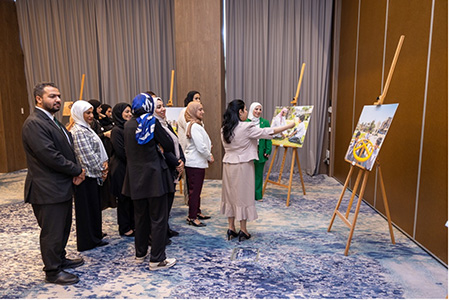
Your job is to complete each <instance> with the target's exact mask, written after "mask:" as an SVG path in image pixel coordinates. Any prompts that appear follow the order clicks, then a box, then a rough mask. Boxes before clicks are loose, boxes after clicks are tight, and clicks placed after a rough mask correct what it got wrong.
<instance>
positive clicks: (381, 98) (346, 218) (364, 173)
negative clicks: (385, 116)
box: [328, 35, 405, 256]
mask: <svg viewBox="0 0 450 300" xmlns="http://www.w3.org/2000/svg"><path fill="white" fill-rule="evenodd" d="M404 38H405V36H404V35H402V36H401V37H400V41H399V42H398V45H397V50H396V51H395V55H394V59H393V61H392V64H391V69H390V70H389V75H388V77H387V80H386V84H385V86H384V89H383V93H382V94H381V95H380V96H379V97H378V98H377V101H376V102H375V103H374V105H381V104H383V102H384V99H385V98H386V94H387V91H388V89H389V85H390V82H391V79H392V74H393V72H394V69H395V65H396V64H397V59H398V56H399V54H400V50H401V48H402V45H403V40H404ZM355 165H356V164H355V163H353V164H352V165H351V166H350V171H349V172H348V175H347V179H346V180H345V183H344V187H343V189H342V192H341V196H340V197H339V200H338V203H337V205H336V208H335V209H334V212H333V216H332V217H331V222H330V225H329V226H328V232H330V231H331V227H332V226H333V222H334V219H335V218H336V215H337V216H338V217H339V218H341V220H342V221H343V222H344V224H345V225H347V227H349V228H350V234H349V236H348V239H347V245H346V247H345V251H344V255H346V256H347V255H348V250H349V248H350V243H351V241H352V236H353V232H354V231H355V226H356V220H357V218H358V213H359V208H360V206H361V201H362V199H363V196H364V191H365V189H366V184H367V179H368V177H369V172H370V171H369V170H366V169H365V168H363V167H360V166H358V165H356V166H357V167H359V168H360V169H359V172H358V175H357V177H356V182H355V186H354V187H353V192H352V196H351V197H350V201H349V204H348V207H347V211H346V212H345V215H344V214H342V213H341V212H340V211H339V206H340V205H341V202H342V199H343V198H344V194H345V191H346V189H347V186H348V183H349V181H350V178H351V175H352V173H353V170H354V168H355ZM376 166H377V170H378V173H379V175H380V186H381V194H382V197H383V203H384V208H385V210H386V217H387V220H388V225H389V233H390V235H391V241H392V244H395V238H394V231H393V229H392V222H391V214H390V212H389V206H388V201H387V197H386V190H385V187H384V181H383V176H382V174H381V166H380V163H379V161H378V159H377V160H376ZM361 177H363V180H362V184H361V187H360V190H359V194H358V202H357V204H356V209H355V213H354V217H353V221H352V222H350V220H349V214H350V210H351V208H352V205H353V199H354V198H355V195H356V192H357V190H358V187H359V184H360V182H361Z"/></svg>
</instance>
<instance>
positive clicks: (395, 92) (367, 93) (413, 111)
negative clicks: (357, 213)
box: [331, 0, 448, 264]
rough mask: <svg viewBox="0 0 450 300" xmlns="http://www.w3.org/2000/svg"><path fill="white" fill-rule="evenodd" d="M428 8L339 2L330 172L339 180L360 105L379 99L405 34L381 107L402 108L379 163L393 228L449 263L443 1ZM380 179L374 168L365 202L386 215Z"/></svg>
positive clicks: (430, 2) (345, 166) (402, 3)
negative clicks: (331, 166) (446, 225)
mask: <svg viewBox="0 0 450 300" xmlns="http://www.w3.org/2000/svg"><path fill="white" fill-rule="evenodd" d="M433 3H434V1H433V0H426V1H425V0H424V1H408V0H399V1H353V0H343V1H341V4H342V7H341V20H342V21H341V24H340V25H341V26H340V36H339V37H336V38H340V48H339V56H338V57H339V71H338V78H337V79H336V78H335V80H334V84H337V90H338V92H337V97H336V99H333V107H334V111H333V112H334V114H335V120H336V122H335V128H334V136H333V140H334V141H335V142H334V151H335V152H334V153H335V155H334V161H332V162H331V163H332V164H333V167H334V168H333V170H334V173H333V174H332V175H333V176H334V177H335V178H337V179H338V180H339V181H341V182H344V181H345V178H346V176H347V174H348V171H349V168H350V166H349V164H348V163H346V162H345V161H344V155H345V151H346V149H347V148H348V144H349V142H350V139H351V134H352V132H353V131H354V128H355V126H356V123H357V122H358V119H359V116H360V114H361V111H362V108H363V106H364V105H372V104H373V103H374V102H375V100H376V97H377V96H378V95H380V94H381V92H382V88H383V86H384V83H385V81H386V78H387V75H388V72H389V68H390V66H391V62H392V59H393V57H394V53H395V50H396V47H397V44H398V41H399V38H400V36H401V35H405V41H404V43H403V47H402V50H401V53H400V57H399V59H398V62H397V67H396V69H395V73H394V75H393V78H392V81H391V85H390V88H389V90H388V94H387V97H386V99H385V102H384V103H385V104H389V103H399V107H398V109H397V112H396V115H395V117H394V120H393V123H392V125H391V128H390V130H389V133H388V134H387V137H386V139H385V142H384V143H383V147H382V149H381V151H380V154H379V160H380V163H381V169H382V172H383V179H384V183H385V185H386V191H387V197H388V202H389V209H390V213H391V217H392V221H393V223H394V224H395V225H397V226H398V227H399V228H400V229H401V230H402V231H404V232H405V233H406V234H407V235H408V236H410V237H411V238H412V239H414V240H415V241H416V242H417V243H419V244H420V245H422V246H423V247H424V248H426V249H427V250H428V251H429V252H431V253H432V254H434V255H435V256H436V257H437V258H438V259H440V260H441V261H442V262H444V263H445V264H447V262H448V237H447V233H448V230H447V228H446V227H445V223H446V221H447V219H448V213H447V211H448V209H447V207H448V186H447V183H448V181H447V180H448V175H447V153H448V139H447V120H448V117H447V109H448V99H447V92H448V87H447V82H448V76H447V51H448V49H447V23H448V20H447V1H436V2H435V7H434V8H433ZM386 26H387V27H386ZM430 38H432V39H431V44H430ZM385 41H386V44H385ZM429 46H430V48H429ZM429 49H430V51H429ZM422 132H423V135H422ZM378 180H379V176H378V174H377V172H376V171H375V169H374V170H373V171H372V172H371V174H370V177H369V181H368V184H367V187H366V191H365V194H364V198H365V200H366V202H367V203H368V204H369V205H372V206H373V207H374V208H375V209H376V210H378V211H379V212H381V213H382V214H384V213H385V209H384V205H383V201H382V198H381V191H380V188H379V187H377V184H376V183H377V182H378ZM354 181H355V180H354V178H353V180H352V182H354ZM388 235H389V233H388V229H387V224H386V236H387V239H388Z"/></svg>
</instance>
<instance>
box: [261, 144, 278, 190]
mask: <svg viewBox="0 0 450 300" xmlns="http://www.w3.org/2000/svg"><path fill="white" fill-rule="evenodd" d="M277 151H278V146H275V151H274V153H273V156H272V161H271V162H270V166H269V171H268V172H267V175H266V180H264V186H263V190H262V194H263V196H264V192H265V191H266V185H267V181H269V176H270V172H271V171H272V167H273V162H274V161H275V157H276V156H277Z"/></svg>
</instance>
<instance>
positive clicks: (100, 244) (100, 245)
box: [96, 241, 109, 247]
mask: <svg viewBox="0 0 450 300" xmlns="http://www.w3.org/2000/svg"><path fill="white" fill-rule="evenodd" d="M108 244H109V243H108V242H105V241H100V243H98V244H97V246H96V247H102V246H106V245H108Z"/></svg>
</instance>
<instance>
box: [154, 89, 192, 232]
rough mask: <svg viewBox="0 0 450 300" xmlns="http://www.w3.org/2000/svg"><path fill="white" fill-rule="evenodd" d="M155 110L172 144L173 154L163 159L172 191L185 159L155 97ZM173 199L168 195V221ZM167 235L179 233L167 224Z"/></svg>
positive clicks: (161, 105) (165, 154)
mask: <svg viewBox="0 0 450 300" xmlns="http://www.w3.org/2000/svg"><path fill="white" fill-rule="evenodd" d="M155 99H156V109H155V117H156V119H157V120H158V121H159V123H161V126H162V128H163V129H164V131H165V133H166V134H167V136H168V137H169V138H170V139H171V140H172V142H173V148H174V152H164V157H165V158H166V162H167V165H168V166H169V169H170V171H171V173H172V178H173V183H174V189H175V186H176V184H177V183H178V181H179V179H180V176H181V174H182V173H183V170H184V163H185V161H186V160H185V158H184V154H183V149H182V148H181V145H180V142H179V140H178V136H177V135H176V133H175V131H174V130H173V128H172V126H171V125H170V124H169V123H167V120H166V108H165V107H164V102H163V101H162V100H161V98H159V97H156V98H155ZM174 197H175V192H173V193H169V194H168V200H169V202H168V211H167V219H169V216H170V211H171V210H172V205H173V199H174ZM167 234H168V236H169V238H171V237H173V236H177V235H178V234H179V233H178V232H176V231H174V230H172V229H170V226H169V224H167Z"/></svg>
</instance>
